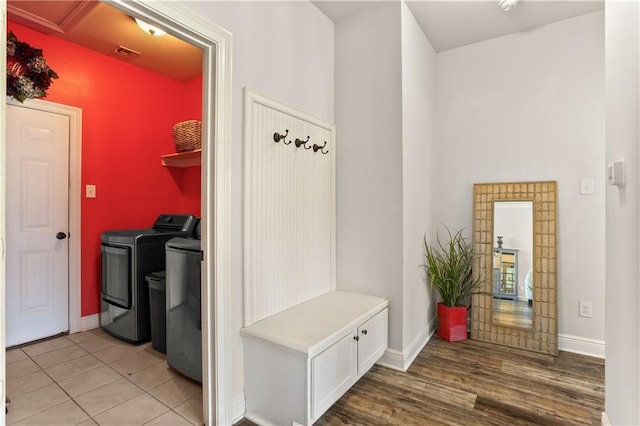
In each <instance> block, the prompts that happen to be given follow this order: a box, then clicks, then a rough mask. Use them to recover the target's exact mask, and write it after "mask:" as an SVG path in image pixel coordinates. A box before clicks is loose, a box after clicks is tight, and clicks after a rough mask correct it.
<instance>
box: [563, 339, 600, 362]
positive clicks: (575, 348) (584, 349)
mask: <svg viewBox="0 0 640 426" xmlns="http://www.w3.org/2000/svg"><path fill="white" fill-rule="evenodd" d="M558 350H561V351H565V352H573V353H576V354H581V355H589V356H593V357H596V358H602V359H604V354H605V342H604V340H596V339H589V338H587V337H579V336H571V335H569V334H558Z"/></svg>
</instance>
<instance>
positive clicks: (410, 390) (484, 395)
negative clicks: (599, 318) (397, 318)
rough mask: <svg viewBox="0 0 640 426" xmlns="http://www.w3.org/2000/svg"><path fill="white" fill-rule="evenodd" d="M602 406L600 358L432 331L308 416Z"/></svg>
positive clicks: (561, 411)
mask: <svg viewBox="0 0 640 426" xmlns="http://www.w3.org/2000/svg"><path fill="white" fill-rule="evenodd" d="M603 410H604V360H601V359H597V358H591V357H587V356H582V355H576V354H571V353H568V352H560V355H559V356H558V357H553V356H550V355H543V354H537V353H534V352H528V351H522V350H517V349H511V348H506V347H502V346H497V345H491V344H488V343H484V342H477V341H473V340H467V341H464V342H455V343H447V342H445V341H443V340H441V339H440V338H438V337H437V336H436V335H434V336H433V337H432V338H431V340H430V341H429V343H428V344H427V345H426V346H425V348H424V349H423V350H422V352H421V353H420V355H418V357H417V358H416V360H415V361H414V363H413V364H412V365H411V367H410V368H409V370H408V371H407V372H406V373H403V372H399V371H395V370H391V369H388V368H384V367H379V366H374V367H373V368H372V369H371V371H369V372H368V373H367V374H366V375H365V376H364V377H363V378H362V379H361V380H360V381H358V383H356V384H355V385H354V386H353V387H352V388H351V389H350V390H349V392H347V393H346V394H345V395H344V396H343V397H342V398H341V399H340V400H339V401H338V402H336V403H335V404H334V406H333V407H331V408H330V409H329V410H328V411H327V412H326V413H325V414H324V415H323V416H322V417H321V418H320V419H319V420H318V422H317V423H316V424H317V425H327V426H332V425H345V424H346V425H391V424H393V425H436V424H445V425H473V424H482V425H525V424H539V425H572V424H573V425H590V424H591V425H600V416H601V414H602V411H603ZM239 425H242V426H249V425H252V423H251V422H248V421H246V420H243V421H242V422H240V423H239Z"/></svg>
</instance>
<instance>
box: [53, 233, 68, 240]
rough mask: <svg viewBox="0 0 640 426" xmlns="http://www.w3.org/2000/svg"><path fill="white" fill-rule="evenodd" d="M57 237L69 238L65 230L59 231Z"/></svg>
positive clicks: (61, 238)
mask: <svg viewBox="0 0 640 426" xmlns="http://www.w3.org/2000/svg"><path fill="white" fill-rule="evenodd" d="M56 238H57V239H59V240H64V239H65V238H67V234H65V233H64V232H58V233H57V234H56Z"/></svg>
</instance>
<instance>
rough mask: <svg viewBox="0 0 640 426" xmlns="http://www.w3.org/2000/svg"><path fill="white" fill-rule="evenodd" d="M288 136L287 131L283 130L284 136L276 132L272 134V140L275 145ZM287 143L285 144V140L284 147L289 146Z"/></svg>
mask: <svg viewBox="0 0 640 426" xmlns="http://www.w3.org/2000/svg"><path fill="white" fill-rule="evenodd" d="M288 134H289V129H286V130H285V134H284V135H281V134H280V133H278V132H276V133H274V134H273V140H274V142H275V143H278V142H280V141H281V140H282V139H284V138H286V137H287V135H288ZM289 143H291V142H289ZM289 143H287V141H286V140H285V141H284V144H285V145H289Z"/></svg>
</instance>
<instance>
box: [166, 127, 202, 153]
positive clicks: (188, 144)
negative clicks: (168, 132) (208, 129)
mask: <svg viewBox="0 0 640 426" xmlns="http://www.w3.org/2000/svg"><path fill="white" fill-rule="evenodd" d="M173 143H174V144H175V145H176V152H185V151H193V150H194V149H199V148H201V147H202V122H200V121H198V120H187V121H181V122H179V123H177V124H176V125H175V126H173Z"/></svg>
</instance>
